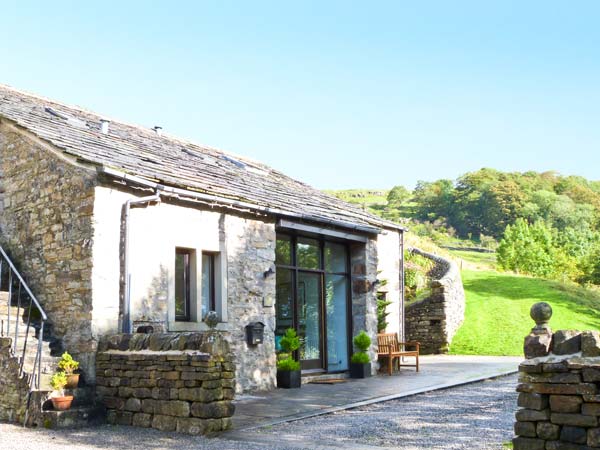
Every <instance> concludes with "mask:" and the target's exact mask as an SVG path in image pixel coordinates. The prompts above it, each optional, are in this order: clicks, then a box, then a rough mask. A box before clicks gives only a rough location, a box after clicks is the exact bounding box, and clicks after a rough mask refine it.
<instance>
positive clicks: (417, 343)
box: [398, 341, 421, 351]
mask: <svg viewBox="0 0 600 450" xmlns="http://www.w3.org/2000/svg"><path fill="white" fill-rule="evenodd" d="M398 344H400V345H403V346H404V347H406V346H407V345H409V346H414V347H416V348H417V351H418V350H419V347H420V345H421V343H420V342H417V341H406V342H398Z"/></svg>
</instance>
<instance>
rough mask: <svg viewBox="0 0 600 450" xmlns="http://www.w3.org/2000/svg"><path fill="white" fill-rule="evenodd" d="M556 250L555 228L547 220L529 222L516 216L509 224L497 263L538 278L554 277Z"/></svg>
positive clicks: (504, 267) (501, 242)
mask: <svg viewBox="0 0 600 450" xmlns="http://www.w3.org/2000/svg"><path fill="white" fill-rule="evenodd" d="M556 253H557V252H556V249H555V248H554V246H553V244H552V231H551V230H550V228H549V227H547V226H546V225H545V224H544V222H541V221H539V222H536V223H534V224H533V225H529V224H528V223H527V222H526V221H525V220H523V219H517V221H516V222H515V223H514V225H509V226H507V227H506V231H505V232H504V238H503V239H502V241H500V245H499V246H498V252H497V260H498V265H499V266H500V267H501V268H503V269H504V270H512V271H514V272H517V273H524V274H529V275H534V276H539V277H552V276H553V275H554V274H555V273H556V266H555V260H556V256H557V254H556Z"/></svg>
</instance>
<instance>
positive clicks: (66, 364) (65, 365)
mask: <svg viewBox="0 0 600 450" xmlns="http://www.w3.org/2000/svg"><path fill="white" fill-rule="evenodd" d="M58 368H59V369H60V370H62V371H63V372H64V373H65V375H66V376H67V385H66V388H67V389H76V388H77V386H78V385H79V374H78V373H75V371H76V370H77V369H79V363H78V362H77V361H75V360H74V359H73V357H72V356H71V355H70V354H69V353H67V352H64V353H63V354H62V357H61V359H60V361H59V362H58Z"/></svg>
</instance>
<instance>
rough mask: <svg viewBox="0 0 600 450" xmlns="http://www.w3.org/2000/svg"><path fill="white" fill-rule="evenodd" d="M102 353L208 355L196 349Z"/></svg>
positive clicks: (110, 351) (208, 354)
mask: <svg viewBox="0 0 600 450" xmlns="http://www.w3.org/2000/svg"><path fill="white" fill-rule="evenodd" d="M102 353H108V354H110V355H158V356H165V355H166V356H169V355H189V356H207V357H209V356H210V353H206V352H200V351H197V350H148V349H143V350H114V349H112V350H106V351H104V352H102Z"/></svg>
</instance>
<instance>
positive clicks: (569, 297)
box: [450, 270, 600, 355]
mask: <svg viewBox="0 0 600 450" xmlns="http://www.w3.org/2000/svg"><path fill="white" fill-rule="evenodd" d="M462 277H463V284H464V288H465V294H466V297H467V308H466V314H465V322H464V324H463V325H462V327H461V328H460V329H459V330H458V333H457V334H456V336H455V337H454V339H453V341H452V346H451V348H450V353H452V354H462V355H521V354H522V352H523V338H524V337H525V335H527V334H528V333H529V331H530V330H531V328H532V327H533V325H534V322H533V321H532V320H531V318H530V317H529V308H530V307H531V305H532V304H533V303H535V302H540V301H544V302H548V303H550V305H552V309H553V311H554V314H553V317H552V320H551V321H550V326H551V327H552V329H554V330H558V329H574V330H592V329H595V330H597V329H600V294H599V293H598V292H596V291H593V290H590V289H585V288H581V287H578V286H576V285H571V284H569V285H567V284H563V283H560V282H556V281H548V280H543V279H539V278H529V277H524V276H517V275H508V274H503V273H498V272H492V271H471V270H463V272H462Z"/></svg>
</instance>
